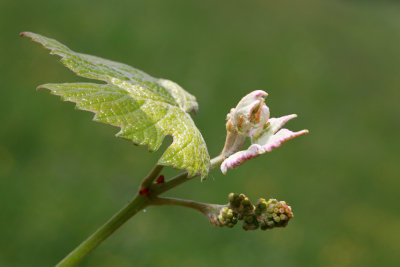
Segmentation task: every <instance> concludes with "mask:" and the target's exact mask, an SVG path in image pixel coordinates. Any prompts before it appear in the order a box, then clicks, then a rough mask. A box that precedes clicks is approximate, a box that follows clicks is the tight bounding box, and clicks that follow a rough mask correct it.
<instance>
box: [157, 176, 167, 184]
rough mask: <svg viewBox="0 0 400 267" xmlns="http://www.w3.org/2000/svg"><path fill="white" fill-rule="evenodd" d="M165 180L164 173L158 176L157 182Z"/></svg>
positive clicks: (160, 182)
mask: <svg viewBox="0 0 400 267" xmlns="http://www.w3.org/2000/svg"><path fill="white" fill-rule="evenodd" d="M164 182H165V179H164V175H162V174H161V175H160V176H158V178H157V180H156V184H162V183H164Z"/></svg>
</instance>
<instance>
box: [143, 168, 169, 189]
mask: <svg viewBox="0 0 400 267" xmlns="http://www.w3.org/2000/svg"><path fill="white" fill-rule="evenodd" d="M163 167H164V166H163V165H156V166H154V168H153V169H152V170H151V171H150V173H149V174H148V175H147V176H146V177H145V178H144V179H143V181H142V183H141V185H140V189H143V188H145V187H149V186H151V184H152V183H153V182H154V180H155V179H156V178H157V176H158V175H159V174H160V172H161V170H162V168H163Z"/></svg>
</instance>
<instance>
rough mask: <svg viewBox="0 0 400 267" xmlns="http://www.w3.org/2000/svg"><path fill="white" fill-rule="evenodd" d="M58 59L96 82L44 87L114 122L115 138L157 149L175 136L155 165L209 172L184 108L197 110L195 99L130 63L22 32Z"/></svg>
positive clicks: (102, 119) (196, 132)
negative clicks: (166, 138) (102, 82)
mask: <svg viewBox="0 0 400 267" xmlns="http://www.w3.org/2000/svg"><path fill="white" fill-rule="evenodd" d="M21 35H23V36H27V37H30V38H32V40H34V41H35V42H38V43H40V44H42V45H43V46H44V47H45V48H47V49H49V50H51V52H50V54H54V55H58V56H60V57H61V62H62V63H63V64H64V65H65V66H66V67H68V68H69V69H71V70H72V71H73V72H74V73H75V74H77V75H79V76H82V77H85V78H89V79H95V80H100V81H105V82H106V84H98V83H50V84H44V85H41V86H39V88H47V89H49V90H51V92H52V93H53V94H55V95H59V96H61V97H62V98H63V99H64V100H65V101H70V102H75V103H76V106H77V108H79V109H82V110H87V111H91V112H94V113H95V114H96V115H95V117H94V120H96V121H100V122H103V123H107V124H111V125H114V126H118V127H120V128H121V130H120V131H119V132H118V133H117V136H118V137H121V138H125V139H129V140H131V141H133V142H134V143H135V144H137V145H147V146H148V147H149V150H150V151H156V150H157V149H158V148H159V147H160V146H161V144H162V142H163V140H164V137H165V136H166V135H171V136H172V137H173V142H172V144H171V145H170V146H169V147H168V149H167V150H166V151H165V152H164V154H163V155H162V157H161V158H160V160H159V162H158V164H160V165H168V166H173V167H176V168H178V169H185V170H187V172H188V174H189V176H194V175H196V174H200V175H201V176H202V177H205V176H206V175H207V173H208V169H209V162H210V158H209V155H208V151H207V147H206V144H205V142H204V139H203V137H202V135H201V133H200V132H199V130H198V129H197V127H196V125H195V124H194V122H193V120H192V118H191V117H190V115H189V114H188V113H187V112H190V111H196V110H197V108H198V106H197V102H196V98H195V97H194V96H193V95H191V94H189V93H187V92H186V91H185V90H184V89H182V88H181V87H180V86H179V85H178V84H176V83H174V82H172V81H169V80H165V79H158V78H154V77H151V76H150V75H148V74H147V73H144V72H143V71H140V70H138V69H135V68H133V67H131V66H128V65H125V64H122V63H118V62H114V61H110V60H106V59H103V58H99V57H95V56H91V55H86V54H81V53H77V52H74V51H72V50H70V49H69V48H68V47H66V46H65V45H63V44H61V43H59V42H58V41H56V40H54V39H50V38H47V37H44V36H41V35H39V34H35V33H30V32H24V33H22V34H21Z"/></svg>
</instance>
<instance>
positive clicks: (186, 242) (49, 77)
mask: <svg viewBox="0 0 400 267" xmlns="http://www.w3.org/2000/svg"><path fill="white" fill-rule="evenodd" d="M21 31H33V32H37V33H40V34H43V35H47V36H49V37H52V38H55V39H57V40H59V41H61V42H63V43H65V44H66V45H67V46H69V47H70V48H72V49H74V50H76V51H79V52H84V53H89V54H93V55H97V56H101V57H104V58H108V59H112V60H116V61H120V62H124V63H127V64H129V65H132V66H135V67H137V68H140V69H142V70H144V71H146V72H148V73H150V74H151V75H153V76H155V77H163V78H168V79H171V80H173V81H176V82H178V83H179V84H180V85H182V87H184V88H185V89H186V90H188V91H189V92H190V93H192V94H194V95H196V96H197V99H198V102H199V105H200V111H199V113H198V114H197V115H196V116H195V117H194V120H195V122H196V124H197V126H198V127H199V129H200V130H201V131H202V133H203V136H204V138H205V140H206V142H207V144H208V149H209V152H210V155H211V156H215V155H217V154H218V153H219V151H220V150H221V148H222V146H223V142H224V139H225V128H224V127H225V126H224V124H225V115H226V113H228V112H229V109H230V108H231V107H233V106H235V105H236V103H237V102H238V101H239V99H240V98H241V97H242V96H244V95H245V94H247V93H248V92H250V91H252V90H256V89H263V90H265V91H267V92H268V93H269V97H268V98H267V104H268V105H269V107H270V109H271V113H272V116H281V115H286V114H291V113H297V114H299V118H297V119H296V120H294V121H292V122H290V123H289V124H288V125H287V126H288V128H290V129H292V130H300V129H304V128H308V129H309V130H310V134H309V135H307V136H304V137H300V138H298V139H296V140H293V141H290V142H289V143H287V144H285V145H284V146H283V147H282V148H280V149H277V150H276V151H274V152H273V153H271V154H268V155H264V156H262V157H259V158H257V159H255V160H253V161H251V162H248V163H246V164H245V165H243V166H242V167H240V168H238V169H235V170H233V171H229V172H228V174H227V175H226V176H223V175H222V174H221V173H220V172H219V171H218V170H217V171H214V172H213V173H212V174H211V175H210V176H209V179H208V180H207V181H205V182H204V183H200V181H199V180H195V181H192V182H190V183H187V184H185V185H184V186H182V187H180V188H177V189H175V190H174V191H171V192H169V193H168V195H171V196H177V197H184V198H191V199H194V200H198V201H204V202H214V203H225V202H226V201H227V200H226V198H227V195H228V194H229V193H230V192H243V193H245V194H247V195H248V196H249V197H250V198H251V199H253V200H256V199H257V198H259V197H266V198H269V197H275V198H278V199H281V200H286V201H287V202H288V203H289V204H290V205H292V207H293V210H294V213H295V218H294V219H293V220H292V221H291V222H290V223H289V225H288V227H287V228H284V229H275V230H273V231H266V232H262V231H248V232H245V231H243V230H242V229H241V227H240V226H237V227H235V228H233V229H225V228H214V227H212V226H211V225H210V224H209V223H208V221H207V219H206V218H204V217H203V216H202V215H200V214H198V213H196V212H195V211H192V210H187V209H183V208H179V207H162V208H161V207H155V208H149V209H147V211H146V212H142V213H140V214H138V216H136V217H134V218H133V219H132V220H131V221H129V222H128V223H127V224H126V225H124V226H123V227H122V228H121V229H120V230H118V231H117V232H116V233H115V234H114V235H113V236H112V237H111V238H110V239H108V240H107V241H106V242H105V243H103V244H102V245H101V246H100V247H99V248H98V249H97V250H95V251H94V252H93V253H92V254H91V255H90V256H89V257H88V258H87V259H85V260H84V261H83V262H82V264H81V266H192V267H197V266H256V265H257V266H400V256H399V251H400V208H399V203H400V180H399V178H400V153H399V151H400V139H399V133H400V111H399V100H400V72H399V70H400V69H399V65H400V3H399V2H398V1H355V0H354V1H344V0H343V1H317V0H315V1H312V0H306V1H275V0H274V1H261V0H259V1H210V0H202V1H195V0H180V1H165V0H148V1H120V0H117V1H103V0H100V1H91V2H89V1H77V0H70V1H44V0H35V1H11V0H1V1H0V34H1V35H0V36H1V37H0V38H1V39H0V40H1V42H0V53H1V54H0V68H1V69H0V99H1V100H2V103H1V105H0V121H1V128H0V129H1V130H0V211H1V215H0V216H1V217H0V218H1V220H0V229H1V230H0V266H52V265H54V264H55V263H56V262H57V261H58V260H60V259H61V258H62V257H64V256H65V255H66V254H67V253H68V252H69V251H70V250H71V249H73V248H74V247H75V246H76V245H77V244H79V243H80V242H81V241H82V240H83V239H85V238H86V237H87V236H88V235H89V234H91V233H92V232H93V231H94V230H95V229H96V228H97V227H99V226H100V225H101V224H103V223H104V222H105V221H106V220H107V219H108V218H109V217H110V216H111V215H112V214H114V213H115V212H116V211H117V210H119V209H120V207H122V206H123V205H124V204H125V203H127V201H129V199H130V198H131V197H132V196H133V195H134V193H135V192H136V190H137V187H138V183H139V181H140V178H141V177H143V176H144V175H145V174H146V173H147V172H148V171H149V169H150V168H151V167H152V165H153V163H154V162H155V161H156V160H157V159H158V157H159V156H160V155H161V153H162V151H159V152H156V153H152V154H151V153H148V152H147V151H146V148H144V147H135V146H133V145H132V144H130V143H129V142H127V141H125V140H121V139H117V138H115V137H113V135H114V134H115V133H116V132H117V131H118V129H116V128H114V127H111V126H108V125H103V124H100V123H95V122H92V121H91V118H92V116H93V115H92V114H91V113H88V112H83V111H76V110H74V104H72V103H62V102H61V101H60V100H59V98H58V97H56V96H51V95H50V94H49V93H48V92H47V91H45V90H43V91H39V92H36V91H35V87H36V86H37V85H40V84H43V83H47V82H72V81H84V79H82V78H79V77H76V76H75V75H74V74H72V72H70V71H69V70H67V69H66V68H65V67H63V66H62V65H61V64H60V63H59V62H58V59H57V58H56V57H54V56H50V55H48V51H46V50H44V49H43V48H42V47H40V46H39V45H38V44H36V43H32V42H30V41H29V40H28V39H22V38H20V37H18V33H19V32H21ZM173 173H176V171H174V170H166V171H165V174H166V175H171V174H173Z"/></svg>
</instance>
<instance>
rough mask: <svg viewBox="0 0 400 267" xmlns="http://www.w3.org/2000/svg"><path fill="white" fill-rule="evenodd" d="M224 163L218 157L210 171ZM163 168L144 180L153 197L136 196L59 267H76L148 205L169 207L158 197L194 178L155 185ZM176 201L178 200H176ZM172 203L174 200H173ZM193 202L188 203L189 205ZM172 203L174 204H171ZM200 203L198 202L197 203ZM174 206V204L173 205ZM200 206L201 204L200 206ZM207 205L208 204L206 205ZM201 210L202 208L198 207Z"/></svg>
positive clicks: (155, 169)
mask: <svg viewBox="0 0 400 267" xmlns="http://www.w3.org/2000/svg"><path fill="white" fill-rule="evenodd" d="M222 161H223V157H222V156H218V157H216V158H214V159H212V160H211V166H210V170H211V169H213V168H215V167H216V166H218V165H220V164H221V162H222ZM162 168H163V166H161V165H156V166H155V167H154V168H153V169H152V170H151V171H150V173H149V174H148V175H147V176H146V177H145V178H144V179H143V181H142V183H141V185H140V188H141V189H143V188H145V187H149V188H150V192H151V196H150V197H148V196H144V195H136V196H135V198H134V199H133V200H132V201H131V202H130V203H128V205H126V206H125V207H124V208H122V209H121V210H120V211H118V212H117V213H116V214H115V215H114V216H113V217H112V218H111V219H110V220H109V221H108V222H106V223H105V224H104V225H103V226H101V227H100V228H99V229H98V230H97V231H96V232H95V233H94V234H92V235H91V236H90V237H89V238H88V239H86V240H85V241H83V242H82V243H81V244H80V245H79V246H78V247H77V248H75V249H74V250H73V251H72V252H71V253H69V254H68V255H67V256H66V257H65V258H64V259H63V260H62V261H60V262H59V263H58V264H57V266H58V267H66V266H75V265H76V264H78V263H79V262H80V261H81V260H82V259H83V258H85V257H86V256H87V255H88V254H89V253H90V252H91V251H92V250H93V249H95V248H96V247H97V246H98V245H99V244H100V243H101V242H102V241H104V240H105V239H106V238H107V237H109V236H110V235H111V234H112V233H113V232H114V231H115V230H117V229H118V228H119V227H121V225H123V224H124V223H125V222H126V221H127V220H129V219H130V218H131V217H132V216H133V215H135V214H136V213H138V212H139V211H141V210H142V209H144V208H145V207H146V206H148V205H167V204H164V203H163V204H161V202H162V201H161V202H158V201H159V199H161V198H158V197H157V196H158V195H159V194H161V193H163V192H165V191H168V190H170V189H172V188H174V187H175V186H177V185H179V184H182V183H184V182H186V181H188V180H191V179H192V178H194V177H192V178H189V179H188V178H187V173H182V174H180V175H177V176H176V177H174V178H172V179H170V180H169V181H168V182H166V183H164V184H160V185H154V184H153V182H154V180H155V179H156V178H157V176H158V175H159V174H160V172H161V170H162ZM175 200H176V199H175ZM171 201H172V200H171ZM167 202H168V201H167ZM178 202H179V201H175V204H174V205H178ZM189 202H191V201H187V202H186V203H189ZM170 203H172V202H170ZM179 203H182V204H181V205H180V206H185V205H189V204H183V202H179ZM194 203H195V202H194V201H192V204H190V205H194V206H195V205H196V204H194ZM196 203H198V202H196ZM171 205H172V204H171ZM198 205H200V204H198ZM204 205H206V204H204ZM198 208H200V206H198Z"/></svg>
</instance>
